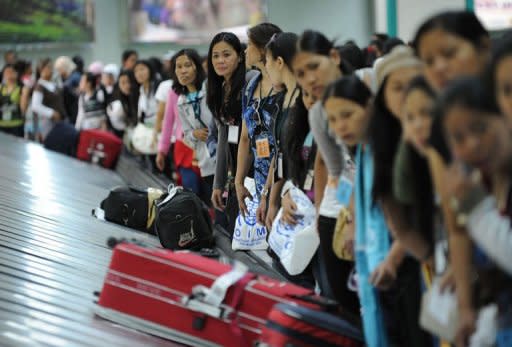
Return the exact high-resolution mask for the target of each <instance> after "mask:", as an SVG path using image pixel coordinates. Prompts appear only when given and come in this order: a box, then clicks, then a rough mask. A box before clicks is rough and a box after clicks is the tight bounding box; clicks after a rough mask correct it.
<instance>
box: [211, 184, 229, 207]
mask: <svg viewBox="0 0 512 347" xmlns="http://www.w3.org/2000/svg"><path fill="white" fill-rule="evenodd" d="M222 193H224V192H223V191H222V189H214V190H213V192H212V204H213V207H214V208H215V209H217V210H219V211H224V210H225V209H226V206H225V205H224V203H223V201H222Z"/></svg>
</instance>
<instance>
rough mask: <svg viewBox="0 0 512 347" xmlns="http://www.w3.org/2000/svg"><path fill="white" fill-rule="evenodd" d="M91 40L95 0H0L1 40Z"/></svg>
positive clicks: (19, 41) (0, 41)
mask: <svg viewBox="0 0 512 347" xmlns="http://www.w3.org/2000/svg"><path fill="white" fill-rule="evenodd" d="M103 1H105V0H103ZM92 41H94V0H0V44H18V43H37V42H48V43H49V42H52V43H55V42H66V43H71V42H92Z"/></svg>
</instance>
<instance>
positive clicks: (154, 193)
mask: <svg viewBox="0 0 512 347" xmlns="http://www.w3.org/2000/svg"><path fill="white" fill-rule="evenodd" d="M163 194H164V192H162V191H161V190H159V189H155V188H147V189H143V188H136V187H116V188H114V189H112V190H110V193H109V194H108V196H107V198H106V199H105V200H103V201H102V202H101V205H100V207H101V208H102V209H103V210H104V211H105V219H106V220H107V221H109V222H113V223H116V224H120V225H124V226H127V227H129V228H133V229H137V230H141V231H147V232H149V233H153V224H154V221H155V204H154V202H155V201H156V200H157V199H159V198H160V197H161V196H162V195H163Z"/></svg>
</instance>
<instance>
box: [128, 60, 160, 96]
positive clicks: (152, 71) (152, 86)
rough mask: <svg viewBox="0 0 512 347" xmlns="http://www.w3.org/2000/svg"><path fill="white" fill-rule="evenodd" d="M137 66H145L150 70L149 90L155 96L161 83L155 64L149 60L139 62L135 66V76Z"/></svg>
mask: <svg viewBox="0 0 512 347" xmlns="http://www.w3.org/2000/svg"><path fill="white" fill-rule="evenodd" d="M137 65H144V66H146V67H147V68H148V70H149V85H150V87H149V90H150V93H151V94H155V92H156V89H157V88H158V84H159V83H160V80H159V79H158V78H157V75H156V72H155V68H154V66H153V64H151V62H150V61H149V60H144V59H143V60H137V62H136V63H135V65H133V71H134V74H135V68H136V67H137Z"/></svg>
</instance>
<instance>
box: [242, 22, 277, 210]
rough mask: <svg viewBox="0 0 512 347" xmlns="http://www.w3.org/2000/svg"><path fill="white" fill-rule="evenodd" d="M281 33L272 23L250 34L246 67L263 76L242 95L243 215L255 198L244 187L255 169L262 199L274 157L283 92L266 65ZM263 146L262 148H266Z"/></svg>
mask: <svg viewBox="0 0 512 347" xmlns="http://www.w3.org/2000/svg"><path fill="white" fill-rule="evenodd" d="M280 32H281V29H279V27H277V26H276V25H274V24H271V23H261V24H258V25H256V26H254V27H252V28H250V29H249V30H248V31H247V35H248V37H249V42H248V44H247V49H246V50H245V59H246V65H247V66H253V67H255V68H256V69H257V70H259V73H257V74H256V75H255V76H254V77H252V78H251V79H250V80H249V81H248V82H247V85H246V87H245V89H244V94H243V96H242V113H243V119H242V131H241V135H240V142H239V144H238V154H237V155H238V159H237V170H236V177H235V188H236V194H237V198H238V207H239V209H240V212H241V213H242V214H245V213H247V212H248V211H247V207H246V205H245V198H246V197H251V194H250V193H249V191H248V190H247V188H246V187H245V186H244V180H245V178H246V176H247V175H248V173H249V170H250V168H251V166H253V167H254V180H255V187H256V197H257V198H258V200H259V199H260V197H261V193H262V190H263V186H264V185H265V182H266V180H267V175H268V171H269V167H270V162H271V160H272V158H273V156H274V151H275V143H274V142H275V141H274V137H273V133H272V124H273V122H274V118H275V116H276V115H277V113H278V112H279V110H280V107H281V105H280V104H281V102H282V97H281V96H282V93H281V94H279V93H277V91H276V90H275V89H274V87H273V85H272V80H271V79H270V78H269V74H268V72H267V70H266V69H265V65H264V63H265V45H266V44H267V43H268V41H269V40H270V39H271V38H272V37H274V35H276V34H279V33H280ZM257 143H260V144H261V145H263V147H265V148H264V149H265V150H264V151H263V152H262V151H259V152H258V150H257ZM261 145H260V148H263V147H262V146H261ZM251 198H252V197H251ZM264 198H266V196H264Z"/></svg>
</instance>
